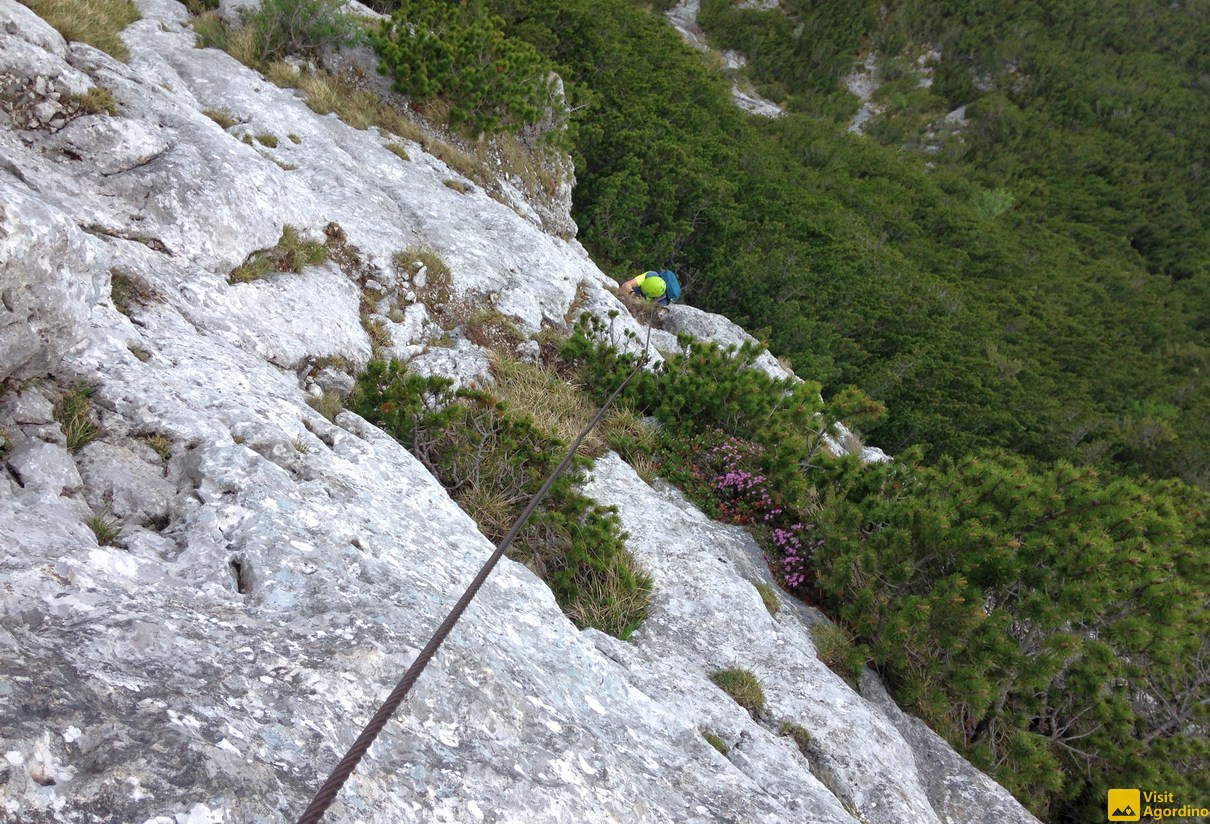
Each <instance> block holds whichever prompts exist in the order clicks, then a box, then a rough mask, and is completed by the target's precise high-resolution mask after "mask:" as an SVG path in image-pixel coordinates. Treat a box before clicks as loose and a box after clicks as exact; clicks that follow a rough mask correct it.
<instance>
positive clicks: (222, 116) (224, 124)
mask: <svg viewBox="0 0 1210 824" xmlns="http://www.w3.org/2000/svg"><path fill="white" fill-rule="evenodd" d="M202 114H204V115H206V117H208V118H210V119H211V120H213V121H214V122H215V123H217V124H218V127H219V128H220V129H223V130H226V129H230V128H231V127H232V126H234V125H235V124H236V122H237V121H236V119H235V117H234V116H233V115H232V114H231V112H229V111H227V110H226V109H203V110H202Z"/></svg>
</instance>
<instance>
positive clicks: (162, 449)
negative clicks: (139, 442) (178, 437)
mask: <svg viewBox="0 0 1210 824" xmlns="http://www.w3.org/2000/svg"><path fill="white" fill-rule="evenodd" d="M143 443H145V444H147V445H148V446H150V447H151V448H152V450H154V451H155V454H157V455H159V456H160V460H161V461H163V462H164V463H167V462H168V459H169V458H171V457H172V441H170V440H168V439H167V438H165V437H164V436H163V435H147V436H146V437H144V438H143Z"/></svg>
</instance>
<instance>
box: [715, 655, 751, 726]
mask: <svg viewBox="0 0 1210 824" xmlns="http://www.w3.org/2000/svg"><path fill="white" fill-rule="evenodd" d="M710 680H711V681H713V682H714V684H715V686H717V687H718V688H719V689H721V690H722V691H723V692H725V693H727V695H730V696H731V698H732V700H734V701H735V703H737V704H739V705H740V706H741V707H743V708H744V709H746V710H747V711H748V712H749V713H750V714H751V715H753V716H758V715H760V714H761V713H762V712H763V711H764V709H765V692H764V690H762V689H761V688H760V681H758V680H757V679H756V676H755V675H753V674H752V673H751V672H749V671H748V670H746V669H741V668H740V667H729V668H727V669H724V670H719V671H718V672H715V673H712V674H711V675H710Z"/></svg>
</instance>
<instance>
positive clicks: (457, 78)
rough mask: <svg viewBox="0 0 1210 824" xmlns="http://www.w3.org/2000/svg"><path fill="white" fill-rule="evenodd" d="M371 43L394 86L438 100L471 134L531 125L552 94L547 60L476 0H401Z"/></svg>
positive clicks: (412, 95)
mask: <svg viewBox="0 0 1210 824" xmlns="http://www.w3.org/2000/svg"><path fill="white" fill-rule="evenodd" d="M371 42H372V43H373V45H374V48H375V49H376V50H377V51H378V53H379V55H381V57H382V61H383V65H384V66H385V67H386V69H387V71H388V72H389V73H390V75H391V77H392V79H393V81H394V87H395V90H396V91H398V92H400V93H401V94H404V95H407V96H408V97H410V98H414V99H416V100H418V101H421V102H425V101H431V100H434V99H440V100H441V101H443V102H444V103H445V104H447V105H448V107H449V108H448V117H449V122H450V123H451V125H453V126H455V127H457V126H460V125H464V126H466V128H467V129H468V131H469V132H470V133H472V134H478V133H480V132H492V131H497V130H500V129H504V128H514V129H516V128H520V127H522V126H525V125H527V124H531V123H536V122H537V121H538V119H539V118H540V117H541V116H542V115H543V113H544V111H545V107H546V106H547V105H548V103H549V102H550V100H551V80H550V74H551V71H552V69H553V66H552V65H551V63H550V62H549V61H547V60H546V59H545V58H543V57H542V56H541V55H540V54H539V53H538V51H537V50H536V49H535V48H534V47H533V46H531V45H530V44H528V43H526V42H525V41H523V40H519V39H515V38H510V37H508V36H507V35H506V33H505V30H504V21H503V20H502V19H501V18H498V17H494V16H491V15H489V14H487V13H486V12H485V9H484V7H483V6H482V5H480V4H472V5H470V6H453V5H450V4H448V3H443V2H440V0H401V2H399V3H398V4H397V5H396V7H395V11H394V13H393V14H392V16H391V19H390V20H389V21H387V22H384V23H383V24H382V25H381V26H380V27H379V29H378V30H377V31H376V32H375V33H374V34H373V35H372V36H371Z"/></svg>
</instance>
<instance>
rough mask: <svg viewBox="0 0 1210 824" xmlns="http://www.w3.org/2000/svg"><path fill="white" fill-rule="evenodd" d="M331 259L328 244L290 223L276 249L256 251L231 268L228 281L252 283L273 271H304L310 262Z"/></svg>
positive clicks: (312, 264) (283, 231)
mask: <svg viewBox="0 0 1210 824" xmlns="http://www.w3.org/2000/svg"><path fill="white" fill-rule="evenodd" d="M327 259H328V250H327V247H326V246H324V244H322V243H317V242H315V241H311V240H303V239H302V238H301V237H299V235H298V230H297V229H295V228H294V227H293V226H290V225H289V224H287V225H285V226H283V227H282V233H281V239H280V240H278V241H277V245H276V246H274V247H273V248H272V249H263V250H261V251H259V252H253V253H252V254H251V255H249V256H248V259H247V260H245V261H244V262H243V263H241V264H240V265H239V266H236V267H235V268H234V269H232V270H231V274H230V275H228V276H227V282H228V283H231V284H235V283H251V282H252V281H254V280H260V279H261V278H263V277H266V276H267V275H268V274H269V273H270V272H293V273H295V274H297V273H299V272H301V271H302V270H303V269H304V268H306V267H307V266H314V265H315V264H317V263H323V262H324V261H325V260H327Z"/></svg>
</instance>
